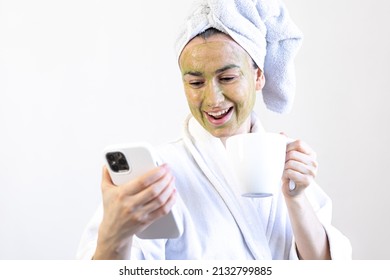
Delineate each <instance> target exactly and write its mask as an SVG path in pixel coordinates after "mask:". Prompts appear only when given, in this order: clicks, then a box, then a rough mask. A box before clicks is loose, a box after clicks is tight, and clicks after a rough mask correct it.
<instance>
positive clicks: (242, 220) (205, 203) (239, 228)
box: [77, 115, 351, 260]
mask: <svg viewBox="0 0 390 280" xmlns="http://www.w3.org/2000/svg"><path fill="white" fill-rule="evenodd" d="M262 129H263V128H262V127H261V124H260V122H259V120H258V119H257V118H256V116H255V115H253V116H252V132H256V131H259V130H262ZM158 151H159V154H160V156H161V158H162V160H163V161H164V162H167V163H168V165H169V167H170V168H171V170H172V172H173V174H174V176H175V177H176V187H177V190H178V194H179V195H178V199H177V203H176V205H175V208H176V210H177V211H178V213H179V217H180V218H179V223H180V224H181V225H182V226H183V233H182V234H181V236H180V237H179V238H177V239H168V240H166V239H156V240H144V239H139V238H137V237H136V236H134V238H133V246H132V251H131V258H132V259H146V260H155V259H158V260H160V259H179V260H186V259H190V260H194V259H203V260H205V259H217V260H229V259H237V260H252V259H297V258H298V256H297V252H296V248H295V243H294V236H293V232H292V229H291V225H290V221H289V218H288V213H287V208H286V205H285V202H284V198H283V195H282V193H281V188H279V189H280V191H279V192H278V193H277V194H276V195H274V196H272V197H266V198H248V197H242V196H240V195H238V194H237V192H236V185H235V183H234V182H235V180H236V178H233V175H232V172H231V170H230V169H229V168H230V167H229V166H228V165H227V158H226V152H225V148H224V146H223V144H222V142H221V141H220V140H219V139H218V138H215V137H213V136H212V135H211V134H209V133H208V132H207V131H206V130H204V129H203V127H201V126H200V124H199V123H198V122H197V121H196V120H195V119H194V118H191V117H189V118H188V119H187V121H186V123H185V127H184V133H183V137H182V139H180V140H178V141H176V142H172V143H169V144H166V145H163V146H161V147H159V150H158ZM306 193H307V196H308V197H309V200H310V201H311V203H312V205H313V208H314V210H315V211H316V213H317V215H318V217H319V219H320V221H321V223H322V224H323V226H324V228H325V230H326V232H327V234H328V238H329V243H330V250H331V256H332V259H350V258H351V247H350V242H349V240H348V239H347V238H346V237H345V236H344V235H343V234H341V233H340V232H339V231H338V230H337V229H335V228H334V227H333V226H332V225H331V215H332V213H331V208H332V207H331V201H330V199H329V197H328V196H327V195H326V194H325V193H324V192H323V191H322V190H321V189H320V188H319V186H317V185H316V184H312V185H311V186H309V188H308V189H307V190H306ZM102 211H103V210H102V207H100V208H99V209H98V211H97V212H96V214H95V215H94V217H93V218H92V220H91V222H90V223H89V225H88V226H87V229H86V231H85V233H84V235H83V237H82V239H81V242H80V247H79V250H78V253H77V258H81V259H91V258H92V256H93V254H94V252H95V248H96V242H97V234H98V228H99V224H100V222H101V219H102V215H103V212H102Z"/></svg>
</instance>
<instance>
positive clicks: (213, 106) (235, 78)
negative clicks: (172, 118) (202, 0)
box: [179, 34, 265, 139]
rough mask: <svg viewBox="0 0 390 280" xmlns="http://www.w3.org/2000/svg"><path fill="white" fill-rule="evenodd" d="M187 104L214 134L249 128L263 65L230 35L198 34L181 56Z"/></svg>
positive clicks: (224, 136)
mask: <svg viewBox="0 0 390 280" xmlns="http://www.w3.org/2000/svg"><path fill="white" fill-rule="evenodd" d="M179 64H180V69H181V73H182V77H183V83H184V90H185V93H186V97H187V101H188V105H189V107H190V110H191V113H192V115H193V116H194V117H195V119H196V120H197V121H198V122H199V123H200V124H201V125H202V126H203V127H204V128H205V129H206V130H207V131H208V132H210V133H211V134H212V135H213V136H215V137H219V138H224V139H226V138H227V137H229V136H232V135H235V134H240V133H246V132H249V130H250V124H251V120H250V115H251V112H252V110H253V107H254V104H255V101H256V91H258V90H261V89H262V88H263V86H264V82H265V81H264V76H263V74H262V72H261V70H260V69H254V67H253V62H252V59H251V57H250V56H249V55H248V53H247V52H246V51H245V50H244V49H243V48H241V46H239V45H238V44H237V43H236V42H234V41H233V40H232V39H231V38H230V37H228V36H226V35H224V34H218V35H213V36H211V37H210V38H208V39H206V40H205V39H203V38H201V37H195V38H194V39H193V40H192V41H190V42H189V43H188V44H187V46H186V47H185V48H184V50H183V52H182V53H181V56H180V59H179Z"/></svg>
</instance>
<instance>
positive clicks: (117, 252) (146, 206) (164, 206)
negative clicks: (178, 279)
mask: <svg viewBox="0 0 390 280" xmlns="http://www.w3.org/2000/svg"><path fill="white" fill-rule="evenodd" d="M101 189H102V195H103V207H104V215H103V221H102V223H101V225H100V228H99V238H98V244H97V249H96V252H95V256H94V259H125V258H127V259H128V258H129V257H130V256H129V255H126V254H129V253H130V248H129V246H131V244H132V238H133V235H134V234H136V233H139V232H142V231H143V230H144V229H146V228H147V227H148V226H149V225H150V224H152V223H153V222H154V221H156V220H157V219H159V218H160V217H162V216H165V215H167V214H168V213H169V212H170V210H171V208H172V206H173V205H174V203H175V197H176V189H175V183H174V177H173V175H172V173H171V171H170V170H169V167H168V166H167V165H166V164H164V165H161V166H159V167H155V168H153V169H152V170H150V171H148V172H146V173H145V174H144V175H141V176H139V177H136V178H134V179H132V180H131V181H129V182H127V183H125V184H123V185H121V186H119V187H118V186H115V185H114V184H113V182H112V180H111V177H110V174H109V172H108V170H107V167H106V166H105V167H104V168H103V178H102V184H101Z"/></svg>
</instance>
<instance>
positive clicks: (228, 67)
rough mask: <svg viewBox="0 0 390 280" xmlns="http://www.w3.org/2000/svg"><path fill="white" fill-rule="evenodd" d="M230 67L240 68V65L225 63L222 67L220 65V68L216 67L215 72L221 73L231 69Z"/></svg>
mask: <svg viewBox="0 0 390 280" xmlns="http://www.w3.org/2000/svg"><path fill="white" fill-rule="evenodd" d="M232 68H240V67H239V66H238V65H235V64H229V65H226V66H224V67H222V68H220V69H217V70H216V71H215V74H219V73H222V72H224V71H226V70H229V69H232Z"/></svg>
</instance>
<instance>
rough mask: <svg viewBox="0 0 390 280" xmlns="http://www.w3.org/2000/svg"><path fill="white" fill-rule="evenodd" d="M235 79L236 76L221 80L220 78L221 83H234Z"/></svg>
mask: <svg viewBox="0 0 390 280" xmlns="http://www.w3.org/2000/svg"><path fill="white" fill-rule="evenodd" d="M235 78H236V77H235V76H228V77H221V78H220V81H221V82H231V81H233V80H234V79H235Z"/></svg>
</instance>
